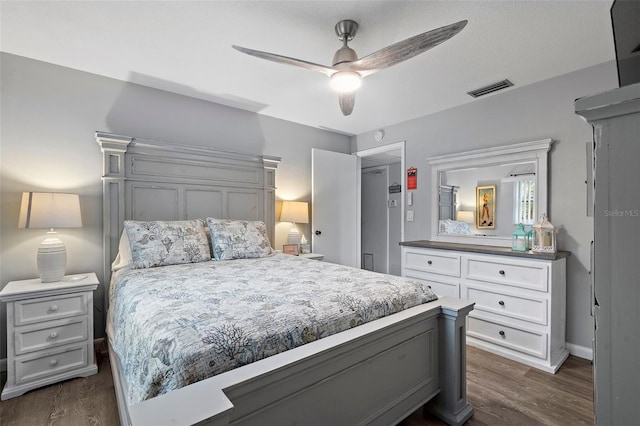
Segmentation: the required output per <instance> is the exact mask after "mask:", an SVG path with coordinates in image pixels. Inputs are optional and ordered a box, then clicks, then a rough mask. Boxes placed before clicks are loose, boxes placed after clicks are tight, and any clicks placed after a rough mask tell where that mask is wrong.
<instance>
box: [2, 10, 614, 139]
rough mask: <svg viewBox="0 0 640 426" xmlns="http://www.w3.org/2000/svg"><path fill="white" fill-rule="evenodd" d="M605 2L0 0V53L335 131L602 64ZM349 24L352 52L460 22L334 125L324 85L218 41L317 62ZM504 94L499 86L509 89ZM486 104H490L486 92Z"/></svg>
mask: <svg viewBox="0 0 640 426" xmlns="http://www.w3.org/2000/svg"><path fill="white" fill-rule="evenodd" d="M611 3H612V2H611V1H610V0H598V1H586V0H573V1H566V0H565V1H550V0H547V1H542V0H537V1H533V0H520V1H515V0H509V1H507V0H502V1H488V0H485V1H280V2H271V1H225V2H222V1H200V2H185V1H169V2H157V1H140V2H125V1H112V2H93V1H81V2H61V1H47V2H27V1H17V2H11V1H2V3H1V22H0V23H1V33H0V35H1V44H0V48H1V50H2V51H4V52H9V53H13V54H16V55H21V56H26V57H30V58H35V59H38V60H42V61H46V62H51V63H54V64H59V65H63V66H66V67H71V68H76V69H79V70H83V71H88V72H91V73H95V74H99V75H104V76H108V77H112V78H116V79H120V80H125V81H131V82H134V83H139V84H143V85H147V86H151V87H156V88H159V89H164V90H167V91H171V92H175V93H180V94H184V95H188V96H194V97H198V98H202V99H206V100H210V101H214V102H218V103H222V104H225V105H230V106H234V107H238V108H242V109H246V110H250V111H255V112H259V113H260V114H265V115H268V116H273V117H277V118H282V119H285V120H289V121H293V122H298V123H302V124H305V125H309V126H313V127H320V128H325V129H330V130H335V131H338V132H342V133H347V134H359V133H363V132H365V131H369V130H373V129H377V128H384V127H385V126H388V125H391V124H395V123H398V122H402V121H405V120H409V119H412V118H415V117H419V116H423V115H427V114H430V113H434V112H436V111H439V110H443V109H447V108H451V107H454V106H457V105H461V104H464V103H467V102H473V101H474V99H473V98H471V97H470V96H469V95H467V94H466V92H468V91H470V90H473V89H476V88H479V87H482V86H485V85H487V84H491V83H494V82H497V81H499V80H502V79H505V78H508V79H509V80H511V81H512V82H513V83H514V84H515V88H517V87H519V86H524V85H528V84H531V83H534V82H536V81H540V80H545V79H548V78H550V77H554V76H556V75H560V74H565V73H567V72H571V71H575V70H578V69H581V68H585V67H588V66H591V65H595V64H598V63H602V62H606V61H608V60H612V59H614V58H615V51H614V45H613V38H612V31H611V22H610V17H609V8H610V6H611ZM346 18H348V19H354V20H356V21H357V22H358V23H359V24H360V30H359V32H358V34H357V36H356V38H355V39H354V40H353V41H352V42H351V43H350V46H351V47H352V48H354V49H355V50H356V51H357V52H358V54H359V56H360V57H363V56H366V55H368V54H370V53H373V52H374V51H377V50H379V49H381V48H383V47H385V46H387V45H390V44H392V43H395V42H397V41H400V40H403V39H405V38H408V37H411V36H413V35H416V34H419V33H422V32H425V31H428V30H431V29H434V28H437V27H440V26H443V25H447V24H451V23H454V22H457V21H460V20H463V19H467V20H468V21H469V24H468V25H467V27H466V28H465V29H464V30H462V32H461V33H460V34H458V35H457V36H455V37H453V38H452V39H450V40H449V41H447V42H445V43H443V44H441V45H439V46H437V47H435V48H434V49H432V50H430V51H428V52H426V53H423V54H422V55H419V56H417V57H415V58H413V59H410V60H408V61H406V62H404V63H401V64H398V65H396V66H394V67H391V68H388V69H385V70H382V71H380V72H378V73H376V74H374V75H371V76H368V77H367V78H365V79H364V80H363V85H362V88H361V89H360V90H359V92H358V93H357V96H356V104H355V109H354V111H353V114H352V115H351V116H348V117H344V116H343V115H342V114H341V112H340V109H339V107H338V101H337V96H336V95H335V93H333V92H332V91H331V89H330V88H329V79H328V78H327V77H326V76H324V75H322V74H320V73H317V72H312V71H308V70H305V69H301V68H297V67H291V66H287V65H281V64H276V63H273V62H268V61H265V60H261V59H258V58H254V57H250V56H247V55H244V54H242V53H240V52H237V51H235V50H234V49H232V48H231V45H232V44H237V45H240V46H243V47H248V48H252V49H257V50H264V51H268V52H273V53H277V54H281V55H284V56H291V57H295V58H299V59H303V60H306V61H310V62H315V63H320V64H324V65H331V59H332V56H333V53H334V52H335V51H336V50H337V49H338V48H339V47H340V42H339V41H338V39H337V37H336V36H335V33H334V29H333V28H334V25H335V24H336V23H337V22H338V21H339V20H341V19H346ZM513 89H514V88H509V89H506V90H513ZM489 96H498V94H493V95H489Z"/></svg>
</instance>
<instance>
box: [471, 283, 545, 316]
mask: <svg viewBox="0 0 640 426" xmlns="http://www.w3.org/2000/svg"><path fill="white" fill-rule="evenodd" d="M462 298H465V299H469V300H470V301H472V302H475V303H476V305H475V309H476V310H479V311H486V312H492V313H494V314H499V315H504V316H508V317H511V318H516V319H520V320H524V321H529V322H533V323H536V324H541V325H547V300H546V299H535V298H529V297H522V296H518V295H515V294H508V293H502V292H495V291H491V290H488V289H485V288H478V287H473V286H467V287H464V291H463V294H462Z"/></svg>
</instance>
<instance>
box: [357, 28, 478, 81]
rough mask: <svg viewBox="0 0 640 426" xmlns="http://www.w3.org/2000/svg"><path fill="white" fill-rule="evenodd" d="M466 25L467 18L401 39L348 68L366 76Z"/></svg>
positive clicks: (421, 50)
mask: <svg viewBox="0 0 640 426" xmlns="http://www.w3.org/2000/svg"><path fill="white" fill-rule="evenodd" d="M466 25H467V21H466V20H465V21H460V22H456V23H455V24H451V25H446V26H444V27H440V28H436V29H435V30H431V31H427V32H426V33H422V34H418V35H417V36H413V37H410V38H408V39H406V40H403V41H399V42H397V43H394V44H392V45H391V46H387V47H385V48H384V49H380V50H378V51H377V52H374V53H372V54H370V55H367V56H365V57H364V58H362V59H359V60H357V61H355V62H352V63H351V64H349V67H348V70H349V71H356V72H358V73H360V74H361V75H363V76H365V75H368V74H372V73H374V72H376V71H378V70H381V69H384V68H388V67H390V66H392V65H396V64H398V63H400V62H403V61H406V60H407V59H411V58H413V57H414V56H416V55H419V54H421V53H423V52H426V51H427V50H429V49H431V48H433V47H436V46H437V45H439V44H440V43H443V42H445V41H447V40H449V39H450V38H451V37H453V36H454V35H456V34H458V33H459V32H460V31H462V29H463V28H464V27H465V26H466Z"/></svg>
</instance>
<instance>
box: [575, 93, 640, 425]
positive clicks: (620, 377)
mask: <svg viewBox="0 0 640 426" xmlns="http://www.w3.org/2000/svg"><path fill="white" fill-rule="evenodd" d="M575 109H576V114H578V115H580V116H582V117H584V118H585V119H586V120H587V121H588V122H589V123H590V124H591V125H592V126H593V138H594V149H593V188H590V190H592V191H594V192H593V194H592V195H593V200H594V204H595V205H594V210H593V212H594V213H593V215H594V249H593V252H592V272H591V274H592V280H593V300H592V302H593V314H594V319H595V323H594V325H595V334H594V336H595V337H594V356H593V357H594V369H593V370H594V386H595V414H596V424H597V425H634V424H638V422H639V421H640V416H639V414H638V409H639V408H640V83H639V84H634V85H630V86H626V87H622V88H619V89H615V90H611V91H609V92H605V93H601V94H597V95H593V96H588V97H584V98H581V99H578V100H576V102H575Z"/></svg>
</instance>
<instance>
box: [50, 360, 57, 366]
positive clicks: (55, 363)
mask: <svg viewBox="0 0 640 426" xmlns="http://www.w3.org/2000/svg"><path fill="white" fill-rule="evenodd" d="M49 365H50V366H52V367H55V366H56V365H58V360H57V359H52V360H51V361H49Z"/></svg>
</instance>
